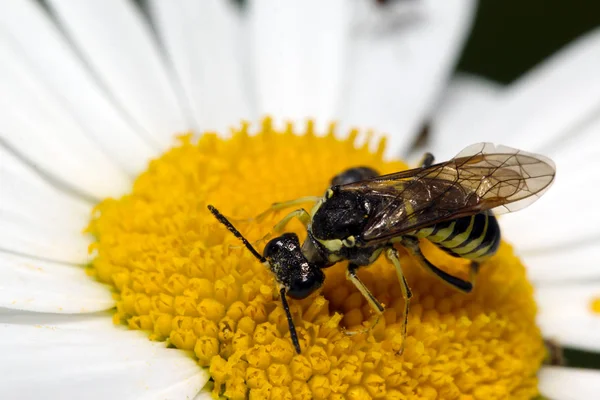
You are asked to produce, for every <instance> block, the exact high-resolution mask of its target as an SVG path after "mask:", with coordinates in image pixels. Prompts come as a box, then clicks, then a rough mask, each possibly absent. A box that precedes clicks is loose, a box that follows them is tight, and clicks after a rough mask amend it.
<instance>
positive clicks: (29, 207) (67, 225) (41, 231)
mask: <svg viewBox="0 0 600 400" xmlns="http://www.w3.org/2000/svg"><path fill="white" fill-rule="evenodd" d="M0 159H1V160H2V162H0V184H1V185H0V251H8V252H13V253H19V254H25V255H29V256H33V257H39V258H45V259H52V260H56V261H62V262H66V263H79V264H84V263H85V262H87V246H88V244H89V241H88V239H87V238H86V237H85V236H84V235H83V234H82V233H81V231H82V229H83V228H84V227H85V226H86V225H87V222H88V219H89V213H90V205H89V204H87V203H85V202H83V201H82V200H79V199H78V198H75V197H72V196H69V195H67V194H65V193H64V192H62V191H60V190H57V189H55V188H54V187H52V186H51V185H50V184H49V183H48V182H46V181H44V180H43V179H42V178H40V177H39V176H38V174H36V173H35V172H34V171H33V170H31V168H30V167H28V166H26V165H24V164H23V163H22V162H21V161H20V160H19V159H17V158H16V157H15V156H13V155H12V154H10V153H9V152H7V151H6V150H4V149H3V148H1V147H0Z"/></svg>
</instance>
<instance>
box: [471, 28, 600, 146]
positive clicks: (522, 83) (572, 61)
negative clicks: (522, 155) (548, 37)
mask: <svg viewBox="0 0 600 400" xmlns="http://www.w3.org/2000/svg"><path fill="white" fill-rule="evenodd" d="M599 69H600V30H595V31H593V32H591V33H590V34H587V35H586V36H584V37H583V38H581V39H579V40H577V41H575V42H574V43H572V44H570V45H569V46H568V47H567V48H566V49H565V50H562V51H560V52H559V53H557V54H556V55H554V56H553V57H551V58H550V59H549V60H548V61H546V62H544V63H543V64H541V65H540V66H538V67H536V68H534V69H533V70H532V71H531V72H529V73H528V74H527V75H525V76H524V77H522V78H521V79H519V80H518V81H517V82H515V83H514V84H513V85H512V87H511V88H510V90H509V91H507V92H506V95H505V98H504V99H503V100H502V104H501V106H499V107H498V110H497V112H495V113H494V115H492V116H490V118H486V120H485V121H484V122H483V123H481V124H478V123H474V124H473V127H472V130H480V131H481V132H483V133H482V136H481V138H482V140H485V141H493V142H498V141H501V142H502V143H503V144H505V145H509V146H512V147H518V148H523V149H526V150H529V151H542V150H544V148H545V147H547V145H548V144H549V143H551V142H553V141H555V140H557V139H559V138H560V137H561V136H566V135H568V134H569V133H570V132H571V131H572V130H573V129H574V128H577V126H578V125H579V124H580V123H582V122H584V121H586V119H588V118H589V117H590V116H592V115H594V114H596V113H597V111H598V109H599V108H600V80H599V79H598V72H597V71H598V70H599Z"/></svg>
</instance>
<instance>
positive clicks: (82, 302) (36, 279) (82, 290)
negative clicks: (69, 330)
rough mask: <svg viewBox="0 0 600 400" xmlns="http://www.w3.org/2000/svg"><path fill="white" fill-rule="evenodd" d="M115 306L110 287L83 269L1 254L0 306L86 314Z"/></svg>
mask: <svg viewBox="0 0 600 400" xmlns="http://www.w3.org/2000/svg"><path fill="white" fill-rule="evenodd" d="M114 304H115V302H114V300H113V298H112V295H111V291H110V288H109V287H107V286H104V285H102V284H100V283H98V282H95V281H94V280H93V279H92V278H90V277H89V276H87V274H86V273H85V271H84V268H83V267H79V266H72V265H64V264H59V263H55V262H50V261H44V260H36V259H31V258H27V257H21V256H17V255H13V254H8V253H3V252H0V307H6V308H10V309H17V310H27V311H37V312H51V313H88V312H95V311H101V310H107V309H109V308H112V307H114ZM0 398H1V397H0Z"/></svg>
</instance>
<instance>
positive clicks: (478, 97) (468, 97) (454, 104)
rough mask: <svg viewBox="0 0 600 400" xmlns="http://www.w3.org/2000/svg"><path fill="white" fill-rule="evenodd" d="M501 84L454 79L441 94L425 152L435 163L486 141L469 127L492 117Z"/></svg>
mask: <svg viewBox="0 0 600 400" xmlns="http://www.w3.org/2000/svg"><path fill="white" fill-rule="evenodd" d="M503 90H504V87H503V86H502V85H501V84H498V83H496V82H493V81H490V80H487V79H485V78H483V77H478V76H475V75H458V76H456V77H454V78H452V80H451V81H450V84H449V85H448V87H447V88H446V89H445V91H444V93H443V94H442V96H441V98H440V100H439V105H438V106H437V108H436V111H435V112H434V116H433V122H432V125H431V130H430V138H431V141H430V143H428V145H427V146H426V147H427V151H430V152H431V153H433V155H434V156H435V157H436V160H438V161H445V160H449V159H450V158H452V157H454V156H456V155H457V154H458V153H459V152H460V151H461V150H462V149H464V148H465V147H467V146H469V145H472V144H474V143H478V142H482V141H486V140H485V137H486V136H485V132H482V131H480V130H472V128H473V124H477V121H480V120H482V119H483V118H485V116H486V115H489V114H490V113H493V111H494V109H495V108H496V107H497V105H498V103H499V99H501V96H502V93H503Z"/></svg>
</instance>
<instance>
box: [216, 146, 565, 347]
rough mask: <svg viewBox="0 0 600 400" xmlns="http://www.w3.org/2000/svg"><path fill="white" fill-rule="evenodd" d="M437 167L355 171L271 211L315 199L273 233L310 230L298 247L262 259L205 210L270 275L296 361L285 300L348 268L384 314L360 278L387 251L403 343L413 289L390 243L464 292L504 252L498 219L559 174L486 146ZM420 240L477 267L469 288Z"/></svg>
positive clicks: (294, 243) (282, 246)
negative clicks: (294, 226) (432, 258)
mask: <svg viewBox="0 0 600 400" xmlns="http://www.w3.org/2000/svg"><path fill="white" fill-rule="evenodd" d="M432 164H433V156H432V155H431V154H426V156H425V157H424V161H423V162H422V166H421V167H419V168H415V169H411V170H407V171H401V172H396V173H392V174H389V175H382V176H378V173H377V172H376V171H374V170H373V169H371V168H368V167H357V168H351V169H348V170H346V171H344V172H342V173H341V174H340V175H338V176H336V177H335V178H333V180H332V186H331V187H330V188H329V189H327V191H326V192H325V195H324V196H323V197H313V198H302V199H298V200H294V201H290V202H285V203H275V204H274V205H273V207H272V210H274V209H282V208H288V207H292V206H294V205H296V204H300V203H305V202H306V201H307V200H314V201H315V206H314V207H313V208H312V210H311V211H310V212H307V211H306V210H304V209H297V210H295V211H293V212H291V213H290V214H288V215H287V216H286V217H285V218H284V219H283V220H282V221H281V222H280V223H278V224H277V225H276V226H275V231H282V230H283V228H284V227H285V225H286V224H287V222H289V221H290V220H291V219H292V218H298V219H299V220H300V221H301V222H302V223H303V224H304V225H305V226H306V231H307V238H306V240H305V241H304V243H303V244H302V245H301V244H300V241H299V239H298V236H297V235H296V234H295V233H284V234H282V235H281V236H278V237H276V238H274V239H272V240H271V241H269V242H268V243H267V245H266V246H265V249H264V252H263V255H260V253H258V252H257V251H256V250H255V249H254V247H253V246H252V245H251V244H250V243H249V242H248V241H247V240H246V239H245V238H243V236H242V235H241V234H240V233H239V231H237V229H236V228H235V227H234V226H233V225H232V224H231V223H230V222H229V221H228V220H227V219H226V218H225V217H224V216H223V215H222V214H220V213H219V211H217V210H216V209H215V208H214V207H212V206H208V207H209V209H210V211H211V212H212V213H213V214H214V215H215V216H216V217H217V218H218V220H219V221H220V222H221V223H223V224H224V225H225V226H226V227H227V228H228V229H229V230H230V231H231V232H233V233H234V234H235V235H236V236H237V237H238V238H239V239H240V240H242V241H243V243H244V245H245V246H246V247H247V248H248V249H249V250H250V251H251V252H252V254H254V255H255V256H256V258H258V259H259V260H260V261H261V262H262V263H264V264H265V266H266V267H268V268H269V269H270V270H271V271H272V272H273V273H274V276H275V279H276V281H277V283H278V284H279V289H280V295H281V301H282V303H283V307H284V309H285V311H286V315H287V319H288V323H289V329H290V335H291V338H292V341H293V343H294V346H295V347H296V351H297V352H298V353H300V344H299V342H298V338H297V335H296V329H295V326H294V323H293V320H292V317H291V314H290V311H289V307H288V303H287V299H286V295H288V296H290V297H292V298H296V299H302V298H305V297H307V296H308V295H310V294H311V293H313V292H314V291H315V290H317V289H318V288H319V287H321V285H322V284H323V281H324V279H325V275H324V274H323V271H322V269H323V268H327V267H330V266H332V265H333V264H335V263H337V262H340V261H348V268H347V273H346V276H347V278H348V279H349V280H350V281H351V282H352V283H353V284H354V285H355V286H356V288H357V289H358V290H359V291H360V292H361V293H362V294H363V296H364V297H365V298H366V299H367V300H368V302H369V304H370V306H371V307H372V309H373V310H374V311H375V312H376V313H377V314H378V316H380V315H381V314H382V313H383V311H384V307H383V305H382V304H381V303H380V302H379V301H378V300H377V299H376V298H375V297H374V296H373V295H372V294H371V292H370V291H369V289H368V288H367V287H366V286H365V285H364V284H363V283H362V282H361V281H360V279H359V278H358V276H357V274H356V271H357V269H358V268H360V267H363V266H367V265H370V264H372V263H373V262H374V261H375V260H376V259H377V258H378V257H379V256H380V255H381V254H382V253H384V254H385V256H386V257H387V258H388V259H389V260H390V262H391V263H392V264H393V265H394V267H395V269H396V272H397V275H398V279H399V281H400V288H401V291H402V296H403V298H404V300H405V309H404V318H403V325H402V334H403V336H405V335H406V324H407V318H408V307H409V300H410V298H411V291H410V289H409V286H408V283H407V282H406V279H405V278H404V275H403V273H402V268H401V266H400V261H399V258H398V253H397V251H396V249H395V248H394V245H395V244H399V245H401V246H403V247H404V248H405V249H406V250H407V251H408V252H409V253H410V254H411V255H412V256H413V257H414V258H415V259H416V260H417V261H418V262H419V263H420V264H421V265H422V266H423V268H425V269H426V270H428V271H430V272H431V273H433V274H434V275H436V276H437V277H439V278H441V279H442V280H443V281H445V282H446V283H448V284H450V285H451V286H453V287H454V288H456V289H458V290H460V291H462V292H465V293H468V292H470V291H471V290H472V288H473V280H474V278H475V276H476V272H477V269H478V267H479V263H480V262H481V261H483V260H485V259H487V258H489V257H490V256H492V255H493V254H494V253H495V252H496V251H497V249H498V246H499V244H500V228H499V226H498V222H497V220H496V217H495V216H494V214H495V213H496V214H497V213H502V212H512V211H515V210H518V209H521V208H523V207H525V206H527V205H529V204H531V203H532V202H534V201H535V200H536V199H538V198H539V197H540V196H541V194H542V193H543V192H544V191H546V190H547V189H548V188H549V187H550V185H551V184H552V181H553V180H554V176H555V166H554V163H553V162H552V161H551V160H550V159H548V158H546V157H543V156H540V155H536V154H530V153H526V152H523V151H520V150H515V149H511V148H507V147H502V146H494V145H493V144H490V143H481V144H476V145H473V146H470V147H467V148H466V149H465V150H463V151H462V152H461V153H460V154H458V155H457V156H456V157H455V158H453V159H451V160H450V161H446V162H443V163H439V164H435V165H432ZM419 239H428V240H429V241H431V242H433V243H434V244H435V245H436V246H438V247H439V248H440V249H442V250H444V251H446V252H447V253H449V254H451V255H453V256H456V257H461V258H465V259H469V260H471V261H472V263H471V265H472V268H471V274H470V278H469V280H463V279H460V278H458V277H455V276H452V275H450V274H448V273H446V272H444V271H443V270H441V269H439V268H437V267H436V266H435V265H433V264H432V263H431V262H429V260H427V258H426V257H425V256H424V255H423V253H422V252H421V249H420V247H419ZM377 320H378V318H377V319H376V321H375V323H377ZM403 342H404V341H403Z"/></svg>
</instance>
